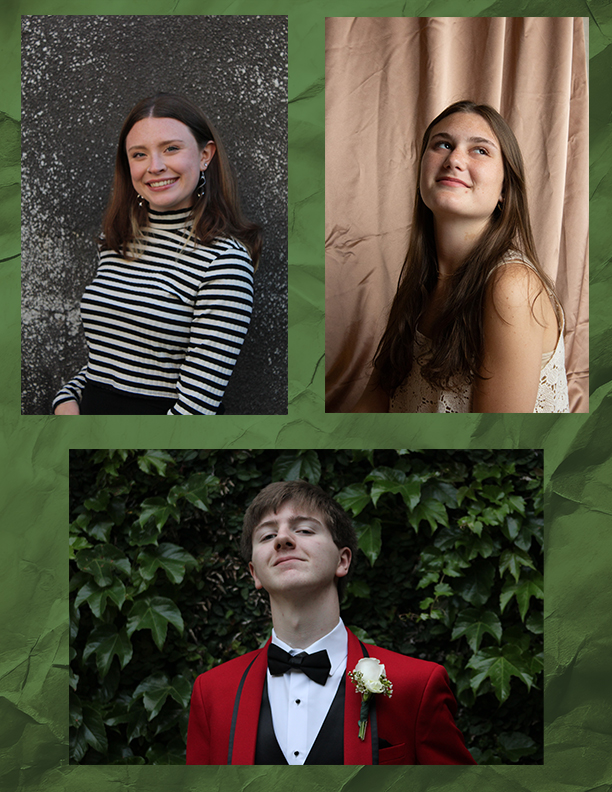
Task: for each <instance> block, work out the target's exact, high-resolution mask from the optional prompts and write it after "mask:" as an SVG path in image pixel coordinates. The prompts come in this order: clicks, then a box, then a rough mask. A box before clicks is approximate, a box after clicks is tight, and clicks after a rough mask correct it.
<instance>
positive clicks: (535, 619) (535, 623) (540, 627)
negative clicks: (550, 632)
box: [525, 611, 544, 635]
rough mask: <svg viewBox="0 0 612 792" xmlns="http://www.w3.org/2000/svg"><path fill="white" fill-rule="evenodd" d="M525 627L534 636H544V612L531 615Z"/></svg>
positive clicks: (535, 612)
mask: <svg viewBox="0 0 612 792" xmlns="http://www.w3.org/2000/svg"><path fill="white" fill-rule="evenodd" d="M525 627H527V629H528V630H529V632H532V633H534V635H542V633H543V632H544V614H543V613H542V611H534V612H533V613H530V614H529V616H528V617H527V621H526V622H525Z"/></svg>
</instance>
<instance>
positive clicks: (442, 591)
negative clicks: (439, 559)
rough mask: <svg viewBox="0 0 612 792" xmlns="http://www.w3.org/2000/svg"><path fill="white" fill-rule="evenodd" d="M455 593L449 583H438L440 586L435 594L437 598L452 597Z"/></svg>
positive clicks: (435, 589) (436, 588) (435, 590)
mask: <svg viewBox="0 0 612 792" xmlns="http://www.w3.org/2000/svg"><path fill="white" fill-rule="evenodd" d="M454 593H455V592H454V591H453V590H452V588H451V587H450V586H449V585H448V583H438V585H437V586H436V587H435V588H434V594H435V595H436V597H452V596H453V594H454Z"/></svg>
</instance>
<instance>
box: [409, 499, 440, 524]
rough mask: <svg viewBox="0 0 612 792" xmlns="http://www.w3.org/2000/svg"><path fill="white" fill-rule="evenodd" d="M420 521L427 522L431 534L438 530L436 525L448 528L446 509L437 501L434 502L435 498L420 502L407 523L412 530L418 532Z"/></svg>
mask: <svg viewBox="0 0 612 792" xmlns="http://www.w3.org/2000/svg"><path fill="white" fill-rule="evenodd" d="M422 520H427V522H428V523H429V525H430V526H431V531H432V533H433V532H434V531H435V530H436V529H437V528H438V525H446V526H447V527H448V515H447V513H446V507H445V506H444V504H443V503H441V502H440V501H439V500H435V498H429V499H428V500H424V501H421V503H419V504H418V505H417V507H416V508H415V509H414V511H413V512H412V514H410V515H409V516H408V521H409V523H410V525H412V527H413V528H414V530H415V531H418V529H419V525H420V523H421V521H422Z"/></svg>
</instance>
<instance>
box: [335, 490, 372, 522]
mask: <svg viewBox="0 0 612 792" xmlns="http://www.w3.org/2000/svg"><path fill="white" fill-rule="evenodd" d="M336 500H337V501H338V503H339V504H340V505H341V506H342V508H343V509H345V510H346V511H348V510H349V509H350V510H351V511H352V512H353V517H357V515H358V514H360V513H361V512H362V511H363V510H364V509H365V507H366V506H368V505H369V503H370V500H371V498H370V493H369V492H368V490H367V487H366V485H365V484H349V486H348V487H345V488H344V489H343V490H341V491H340V492H339V493H338V494H337V495H336Z"/></svg>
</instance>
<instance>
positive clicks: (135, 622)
mask: <svg viewBox="0 0 612 792" xmlns="http://www.w3.org/2000/svg"><path fill="white" fill-rule="evenodd" d="M168 623H170V624H172V625H173V626H174V627H175V628H176V629H177V630H178V632H179V634H180V635H182V634H183V629H184V624H183V617H182V616H181V612H180V610H179V609H178V608H177V606H176V605H175V604H174V602H172V600H170V599H168V598H167V597H145V598H144V599H140V600H137V601H136V602H135V603H134V604H133V605H132V608H131V610H130V612H129V616H128V621H127V634H128V635H129V636H131V635H132V634H133V633H134V632H136V630H151V635H152V636H153V640H154V641H155V643H156V645H157V647H158V649H159V650H160V651H161V649H162V648H163V646H164V641H165V640H166V633H167V632H168Z"/></svg>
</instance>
